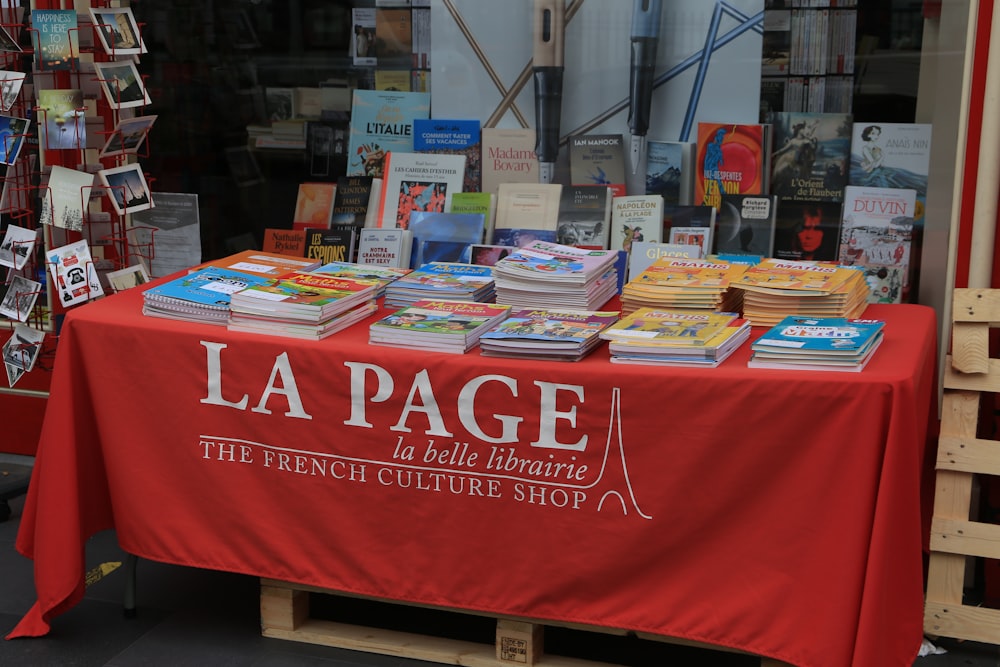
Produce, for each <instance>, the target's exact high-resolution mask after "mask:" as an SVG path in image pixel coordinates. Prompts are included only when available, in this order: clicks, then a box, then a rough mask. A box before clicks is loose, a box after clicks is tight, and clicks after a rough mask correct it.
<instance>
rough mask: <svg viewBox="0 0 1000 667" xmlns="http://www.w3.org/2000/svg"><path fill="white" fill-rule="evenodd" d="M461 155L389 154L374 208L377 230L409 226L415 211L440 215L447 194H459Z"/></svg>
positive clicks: (461, 172) (460, 189)
mask: <svg viewBox="0 0 1000 667" xmlns="http://www.w3.org/2000/svg"><path fill="white" fill-rule="evenodd" d="M464 173H465V155H437V154H429V153H407V152H397V151H393V152H390V153H389V155H388V156H387V157H386V161H385V178H384V179H383V183H382V196H381V198H380V201H379V206H378V211H379V213H378V219H379V227H383V228H385V227H399V228H401V229H406V228H408V227H409V225H410V216H411V215H412V214H413V213H415V212H417V211H428V212H437V213H441V212H443V211H444V202H445V199H446V198H447V196H448V193H449V192H461V191H462V180H463V178H464Z"/></svg>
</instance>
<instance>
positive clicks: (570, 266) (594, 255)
mask: <svg viewBox="0 0 1000 667" xmlns="http://www.w3.org/2000/svg"><path fill="white" fill-rule="evenodd" d="M617 260H618V251H617V250H587V249H585V248H576V247H573V246H566V245H562V244H559V243H548V242H545V241H535V242H534V243H529V244H528V245H526V246H524V247H521V248H518V249H517V250H516V251H515V252H513V253H511V254H510V255H508V256H507V257H504V258H503V259H501V260H500V261H499V262H497V263H496V265H495V266H494V267H493V270H494V272H495V273H496V275H497V277H498V278H499V277H506V278H510V279H515V280H533V281H542V282H554V283H570V284H586V283H589V282H591V281H592V280H596V279H598V278H600V277H601V276H603V275H605V274H606V273H607V272H608V270H609V269H610V268H611V267H613V266H614V265H615V262H616V261H617Z"/></svg>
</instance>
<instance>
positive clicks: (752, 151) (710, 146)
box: [694, 122, 771, 208]
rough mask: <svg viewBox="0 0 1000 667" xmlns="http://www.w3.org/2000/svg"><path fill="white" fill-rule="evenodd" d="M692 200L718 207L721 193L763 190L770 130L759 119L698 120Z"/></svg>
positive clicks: (767, 178)
mask: <svg viewBox="0 0 1000 667" xmlns="http://www.w3.org/2000/svg"><path fill="white" fill-rule="evenodd" d="M696 148H697V151H696V153H695V181H694V203H695V204H698V205H704V206H712V207H713V208H718V207H719V205H720V204H721V202H722V194H723V193H725V194H736V195H738V194H750V195H759V194H767V192H768V189H769V186H770V183H769V181H770V168H769V167H770V163H769V157H770V153H771V134H770V126H769V125H767V124H763V123H711V122H699V123H698V134H697V147H696Z"/></svg>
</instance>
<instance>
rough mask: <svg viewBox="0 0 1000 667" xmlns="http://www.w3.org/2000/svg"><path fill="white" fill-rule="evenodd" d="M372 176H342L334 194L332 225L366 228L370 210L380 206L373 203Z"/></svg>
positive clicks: (375, 202) (376, 202) (338, 180)
mask: <svg viewBox="0 0 1000 667" xmlns="http://www.w3.org/2000/svg"><path fill="white" fill-rule="evenodd" d="M373 180H374V179H372V177H371V176H341V177H340V178H338V179H337V188H336V190H335V191H334V194H333V214H332V216H331V219H330V223H331V224H334V225H347V224H352V225H354V226H356V227H364V226H365V219H366V218H367V216H368V209H369V207H371V208H373V209H374V208H376V207H377V206H378V201H377V199H376V200H375V201H374V202H373V201H372V185H373V184H372V181H373Z"/></svg>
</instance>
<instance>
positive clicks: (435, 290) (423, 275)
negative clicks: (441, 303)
mask: <svg viewBox="0 0 1000 667" xmlns="http://www.w3.org/2000/svg"><path fill="white" fill-rule="evenodd" d="M494 294H495V288H494V282H493V271H492V268H491V267H489V266H476V265H473V264H462V263H458V262H430V263H428V264H424V265H422V266H420V267H418V268H416V269H414V270H413V271H411V272H410V273H408V274H407V275H405V276H403V277H402V278H399V279H398V280H394V281H393V282H391V283H389V285H387V286H386V288H385V304H386V305H387V306H396V307H400V306H406V305H410V304H412V303H413V302H414V301H418V300H420V299H428V298H435V299H447V300H450V301H479V302H488V301H492V300H493V299H494Z"/></svg>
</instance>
